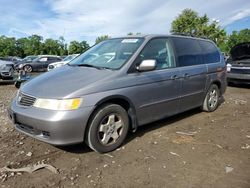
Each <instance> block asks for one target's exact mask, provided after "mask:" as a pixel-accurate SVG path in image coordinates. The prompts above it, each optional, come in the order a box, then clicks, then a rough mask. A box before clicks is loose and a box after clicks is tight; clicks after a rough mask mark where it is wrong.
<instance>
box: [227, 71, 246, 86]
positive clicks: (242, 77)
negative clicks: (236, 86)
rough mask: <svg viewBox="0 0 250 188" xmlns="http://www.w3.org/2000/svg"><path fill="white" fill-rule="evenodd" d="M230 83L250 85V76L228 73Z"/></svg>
mask: <svg viewBox="0 0 250 188" xmlns="http://www.w3.org/2000/svg"><path fill="white" fill-rule="evenodd" d="M227 80H228V82H239V83H247V84H250V74H237V73H227Z"/></svg>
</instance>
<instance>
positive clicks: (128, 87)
mask: <svg viewBox="0 0 250 188" xmlns="http://www.w3.org/2000/svg"><path fill="white" fill-rule="evenodd" d="M225 90H226V66H225V62H224V58H223V56H222V55H221V53H220V51H219V50H218V48H217V47H216V45H215V44H214V43H213V42H211V41H209V40H205V39H198V38H193V37H186V36H175V35H145V36H134V37H131V36H129V37H123V38H113V39H109V40H106V41H103V42H101V43H99V44H97V45H95V46H93V47H92V48H90V49H89V50H88V51H86V52H85V53H83V54H82V55H80V56H78V57H77V58H75V59H74V60H73V61H71V62H70V63H69V64H67V65H66V66H63V67H60V68H58V69H55V70H52V71H50V72H48V73H45V74H42V75H40V76H38V77H36V78H34V79H32V80H30V81H28V82H27V83H25V84H24V85H23V86H22V87H21V88H20V90H19V91H18V94H17V96H16V97H15V98H14V99H13V102H12V104H11V107H10V109H9V116H10V118H11V119H12V121H13V124H14V126H15V128H16V129H17V130H18V131H20V132H22V133H24V134H27V135H29V136H31V137H33V138H36V139H38V140H41V141H44V142H47V143H50V144H53V145H68V144H74V143H82V142H85V143H86V144H87V145H88V146H89V147H90V148H92V149H93V150H95V151H97V152H100V153H103V152H109V151H112V150H114V149H116V148H117V147H119V146H120V145H121V144H122V142H123V141H124V139H125V138H126V135H127V133H128V131H129V130H136V129H137V127H138V126H141V125H144V124H147V123H150V122H153V121H156V120H159V119H162V118H166V117H169V116H172V115H174V114H177V113H180V112H184V111H187V110H190V109H193V108H197V107H201V109H202V110H204V111H207V112H212V111H214V110H215V109H216V108H217V107H218V105H219V101H220V100H219V99H220V97H221V96H222V95H223V94H224V92H225Z"/></svg>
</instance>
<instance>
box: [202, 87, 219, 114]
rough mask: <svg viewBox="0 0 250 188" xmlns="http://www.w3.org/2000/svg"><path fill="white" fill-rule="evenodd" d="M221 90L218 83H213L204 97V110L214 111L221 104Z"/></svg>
mask: <svg viewBox="0 0 250 188" xmlns="http://www.w3.org/2000/svg"><path fill="white" fill-rule="evenodd" d="M219 97H220V91H219V88H218V86H217V85H215V84H212V85H211V86H210V88H209V89H208V91H207V94H206V97H205V99H204V102H203V105H202V110H204V111H206V112H213V111H215V110H216V109H217V107H218V105H219Z"/></svg>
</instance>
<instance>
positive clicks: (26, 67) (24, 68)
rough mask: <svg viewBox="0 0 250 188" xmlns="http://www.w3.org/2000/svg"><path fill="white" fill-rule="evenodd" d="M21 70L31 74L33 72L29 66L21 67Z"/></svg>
mask: <svg viewBox="0 0 250 188" xmlns="http://www.w3.org/2000/svg"><path fill="white" fill-rule="evenodd" d="M23 70H24V71H25V72H28V73H31V72H32V71H33V68H32V66H30V65H25V66H24V67H23Z"/></svg>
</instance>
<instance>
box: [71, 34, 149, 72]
mask: <svg viewBox="0 0 250 188" xmlns="http://www.w3.org/2000/svg"><path fill="white" fill-rule="evenodd" d="M143 40H144V39H143V38H122V39H110V40H106V41H103V42H101V43H99V44H97V45H96V46H94V47H92V48H90V49H89V50H87V51H86V52H85V53H83V54H82V55H80V56H78V57H77V58H75V59H74V60H72V61H71V62H70V63H69V65H73V66H89V67H90V66H92V67H97V68H107V69H119V68H120V67H122V66H123V65H124V64H125V63H126V62H127V61H128V60H129V59H130V57H131V56H132V55H133V54H134V53H135V51H136V50H137V49H138V48H139V46H140V45H141V44H142V42H143Z"/></svg>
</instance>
